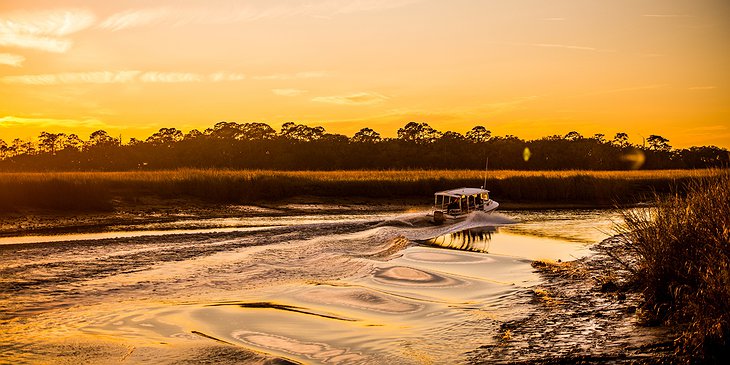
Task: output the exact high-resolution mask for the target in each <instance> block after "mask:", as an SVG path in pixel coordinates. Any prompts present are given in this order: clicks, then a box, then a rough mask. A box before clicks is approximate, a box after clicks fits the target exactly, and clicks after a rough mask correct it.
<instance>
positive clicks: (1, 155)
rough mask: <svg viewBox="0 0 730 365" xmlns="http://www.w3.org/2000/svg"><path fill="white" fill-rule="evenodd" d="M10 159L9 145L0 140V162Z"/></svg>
mask: <svg viewBox="0 0 730 365" xmlns="http://www.w3.org/2000/svg"><path fill="white" fill-rule="evenodd" d="M6 157H8V144H7V143H5V141H3V140H2V139H0V160H4V159H5V158H6Z"/></svg>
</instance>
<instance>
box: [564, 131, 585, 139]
mask: <svg viewBox="0 0 730 365" xmlns="http://www.w3.org/2000/svg"><path fill="white" fill-rule="evenodd" d="M563 138H565V139H567V140H568V141H577V140H579V139H583V136H582V135H581V134H580V133H578V132H576V131H570V132H568V134H566V135H565V137H563Z"/></svg>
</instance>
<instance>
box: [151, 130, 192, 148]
mask: <svg viewBox="0 0 730 365" xmlns="http://www.w3.org/2000/svg"><path fill="white" fill-rule="evenodd" d="M182 139H183V132H182V131H180V130H178V129H176V128H160V130H159V131H157V132H155V133H154V134H153V135H151V136H149V137H148V138H147V140H146V141H145V142H147V143H149V144H152V145H155V146H162V145H167V146H168V147H169V146H170V145H172V144H173V143H175V142H179V141H182Z"/></svg>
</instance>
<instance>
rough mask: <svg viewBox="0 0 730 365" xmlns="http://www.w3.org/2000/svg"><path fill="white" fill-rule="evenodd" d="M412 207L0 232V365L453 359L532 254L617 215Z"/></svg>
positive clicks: (599, 229) (487, 330) (521, 301)
mask: <svg viewBox="0 0 730 365" xmlns="http://www.w3.org/2000/svg"><path fill="white" fill-rule="evenodd" d="M424 216H425V213H424V212H410V213H403V214H393V213H377V212H376V213H374V214H373V213H372V212H368V213H367V214H366V213H357V212H356V213H350V214H341V213H338V214H318V213H317V212H316V210H314V211H313V212H312V213H311V214H308V215H296V216H278V217H265V216H262V217H260V218H245V219H238V218H226V219H210V220H205V219H204V220H200V219H197V220H184V219H181V220H180V221H176V222H166V223H164V224H157V225H154V226H144V227H139V226H130V227H122V228H120V227H114V229H113V230H109V231H104V232H96V233H86V234H76V235H54V236H25V237H7V238H2V239H0V289H1V290H0V362H2V361H7V362H11V363H22V362H29V363H35V362H67V363H83V362H87V363H122V362H124V363H177V362H181V361H183V362H184V361H193V360H200V359H202V358H205V359H207V360H209V361H211V362H213V363H226V362H230V363H235V362H237V361H238V360H241V359H247V361H249V362H257V361H259V362H266V361H270V360H271V361H275V362H276V361H280V362H287V361H291V362H302V363H416V364H420V363H431V362H434V363H463V362H465V361H466V355H465V354H466V353H468V352H469V351H472V350H474V349H475V348H477V347H479V346H481V345H485V344H490V343H493V342H494V341H495V335H496V332H497V329H498V328H499V325H500V324H501V323H503V322H505V321H510V320H515V319H517V318H520V317H521V316H525V315H527V314H528V312H529V311H530V310H532V309H531V307H530V306H529V305H528V302H529V300H530V298H531V294H530V289H529V288H531V287H533V286H535V285H537V284H539V283H540V281H541V278H540V276H539V275H538V274H536V273H535V271H534V269H533V268H532V267H531V265H530V264H531V262H532V260H536V259H547V260H555V261H557V260H561V261H567V260H573V259H576V258H579V257H583V256H586V255H590V254H591V251H590V250H589V246H590V245H591V244H593V243H596V242H598V241H601V240H603V239H605V238H607V237H608V236H610V235H612V233H611V232H612V229H613V225H614V224H615V223H616V222H618V221H620V214H619V213H617V212H615V211H610V210H585V209H584V210H540V211H529V210H520V211H499V212H498V213H494V214H491V215H486V214H485V215H478V216H475V217H472V218H470V219H468V220H467V221H463V222H459V223H455V224H451V225H448V224H447V225H442V226H433V225H431V224H430V223H428V222H427V221H426V220H425V217H424ZM211 349H214V350H211ZM221 349H229V350H221ZM231 351H233V354H231ZM246 356H248V357H246ZM272 359H273V360H272Z"/></svg>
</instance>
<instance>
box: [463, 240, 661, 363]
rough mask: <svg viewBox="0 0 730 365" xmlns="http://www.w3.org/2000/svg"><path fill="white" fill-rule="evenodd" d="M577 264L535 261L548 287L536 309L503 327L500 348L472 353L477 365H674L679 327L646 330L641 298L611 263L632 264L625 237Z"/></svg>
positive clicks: (536, 297) (539, 293)
mask: <svg viewBox="0 0 730 365" xmlns="http://www.w3.org/2000/svg"><path fill="white" fill-rule="evenodd" d="M592 250H594V251H595V252H596V253H595V254H594V255H592V256H589V257H585V258H582V259H579V260H575V261H571V262H545V261H534V262H533V264H532V265H533V267H534V268H535V269H536V270H537V272H538V273H539V274H540V276H541V277H542V278H543V279H544V282H543V283H541V284H540V285H538V286H536V287H534V288H533V289H532V292H531V294H532V299H531V301H530V304H531V307H532V309H533V310H532V311H531V313H530V314H529V315H527V316H525V317H524V318H521V319H518V320H514V321H508V322H504V323H502V325H501V326H500V329H499V331H498V333H497V334H496V335H495V338H494V339H495V343H494V344H490V345H485V346H482V347H480V348H478V349H476V350H474V351H473V352H472V353H470V354H469V362H470V363H474V364H585V363H597V362H600V363H610V364H635V363H641V364H645V363H647V364H665V363H672V362H673V360H674V358H673V356H672V341H673V339H674V336H673V333H672V329H670V328H665V327H648V326H645V325H643V324H642V320H641V309H640V294H639V293H637V292H635V291H632V290H631V288H630V287H631V283H630V282H629V280H628V277H629V276H628V273H627V272H625V271H624V268H623V267H622V265H621V264H620V263H618V262H617V261H616V260H614V259H613V258H612V256H613V257H620V258H621V259H622V260H626V259H629V258H628V256H627V253H626V252H624V251H623V250H622V243H621V238H620V237H618V236H617V237H612V238H608V239H606V240H604V241H602V242H600V243H598V244H596V245H594V246H593V247H592Z"/></svg>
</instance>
